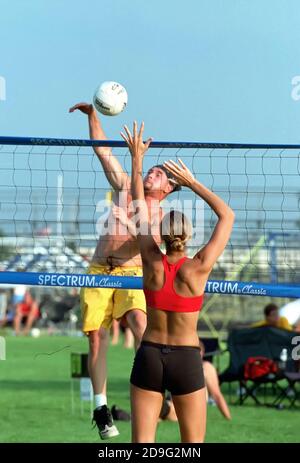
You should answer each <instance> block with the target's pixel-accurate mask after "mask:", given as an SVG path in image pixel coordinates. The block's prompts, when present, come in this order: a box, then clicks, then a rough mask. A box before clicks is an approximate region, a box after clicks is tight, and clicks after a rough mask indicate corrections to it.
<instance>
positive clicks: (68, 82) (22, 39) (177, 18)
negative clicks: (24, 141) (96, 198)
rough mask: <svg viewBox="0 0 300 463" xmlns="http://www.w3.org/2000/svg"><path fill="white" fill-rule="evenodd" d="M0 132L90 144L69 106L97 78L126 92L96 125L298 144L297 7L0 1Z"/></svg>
mask: <svg viewBox="0 0 300 463" xmlns="http://www.w3.org/2000/svg"><path fill="white" fill-rule="evenodd" d="M0 8H1V10H0V76H2V77H4V78H5V81H6V100H5V101H0V127H1V129H0V132H1V135H16V136H17V135H20V136H45V137H46V136H47V137H74V138H75V137H80V138H85V137H87V125H86V121H85V119H84V116H81V115H79V114H73V115H69V114H68V112H67V110H68V108H69V106H71V105H72V104H74V103H76V102H78V101H82V100H88V101H91V99H92V95H93V93H94V90H95V88H96V87H97V85H98V84H100V83H101V82H102V81H104V80H116V81H119V82H121V83H122V84H123V85H124V86H125V87H126V89H127V91H128V95H129V102H128V107H127V108H126V110H125V112H124V113H122V114H121V115H119V116H117V117H114V118H109V117H104V118H103V121H104V122H103V123H104V127H105V129H106V131H107V134H108V136H109V138H119V131H120V128H121V127H122V125H123V124H124V123H131V121H132V120H133V119H137V120H141V119H144V120H145V124H146V135H152V136H153V137H154V138H155V139H156V140H196V141H233V142H266V143H276V142H280V143H300V100H298V101H295V100H293V99H292V97H291V91H292V84H291V80H292V78H293V77H294V76H296V75H300V59H299V58H300V53H299V43H300V28H299V17H300V2H299V1H298V0H287V1H282V0H264V1H261V0H251V1H250V0H248V1H245V0H226V1H225V0H188V1H187V2H182V1H178V0H175V1H174V0H172V1H171V0H165V1H163V2H162V1H158V0H152V1H151V2H150V1H148V2H146V1H137V0H130V1H128V0H112V1H110V2H108V1H105V2H104V1H102V0H89V1H87V2H82V1H81V0H80V1H79V0H64V1H61V0H51V1H50V0H26V1H24V0H0Z"/></svg>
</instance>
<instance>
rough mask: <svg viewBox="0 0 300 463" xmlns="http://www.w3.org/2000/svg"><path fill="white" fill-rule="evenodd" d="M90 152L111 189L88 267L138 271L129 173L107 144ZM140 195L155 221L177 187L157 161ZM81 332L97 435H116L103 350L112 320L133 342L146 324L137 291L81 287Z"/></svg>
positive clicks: (97, 136) (95, 127)
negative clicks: (124, 326)
mask: <svg viewBox="0 0 300 463" xmlns="http://www.w3.org/2000/svg"><path fill="white" fill-rule="evenodd" d="M75 110H79V111H81V112H82V113H84V114H86V115H87V116H88V122H89V130H90V138H91V139H93V140H106V139H107V137H106V136H105V133H104V131H103V129H102V126H101V124H100V121H99V119H98V117H97V114H96V111H95V109H94V107H93V105H91V104H88V103H79V104H77V105H75V106H73V107H72V108H71V109H70V112H73V111H75ZM94 152H95V154H96V155H97V157H98V159H99V161H100V162H101V164H102V167H103V170H104V173H105V175H106V178H107V180H108V182H109V183H110V185H111V186H112V188H113V190H114V195H113V207H112V210H111V211H110V214H109V217H108V218H107V220H106V221H105V223H104V224H103V229H104V231H105V232H104V233H102V234H101V236H100V238H99V241H98V244H97V247H96V250H95V253H94V256H93V259H92V262H91V265H90V268H89V271H88V273H91V274H99V275H124V276H142V262H141V257H140V254H139V247H138V245H137V241H136V238H135V224H134V221H133V220H132V218H133V211H132V209H131V205H132V197H131V191H130V178H129V176H128V175H127V173H126V172H124V170H123V169H122V167H121V165H120V163H119V161H118V160H117V158H116V157H115V156H114V155H113V154H112V151H111V148H109V147H94ZM144 188H145V198H146V201H147V204H148V208H149V214H150V217H151V223H152V224H154V226H155V224H156V225H157V239H159V238H158V237H159V231H158V230H159V227H158V226H159V223H160V220H161V209H160V207H159V202H160V201H161V200H163V199H164V198H165V197H166V196H167V195H168V194H169V193H171V192H172V191H175V190H178V189H179V187H178V186H176V185H174V182H172V176H171V175H170V174H169V173H168V172H167V171H166V170H165V169H164V167H163V166H161V165H159V166H155V167H152V168H151V169H150V170H149V171H148V173H147V175H146V177H145V179H144ZM81 309H82V317H83V331H84V332H85V333H86V334H87V335H88V338H89V361H88V362H89V363H88V367H89V374H90V377H91V381H92V385H93V391H94V397H95V410H94V421H95V422H96V425H97V427H98V430H99V435H100V437H101V438H102V439H108V438H110V437H114V436H117V435H118V434H119V432H118V430H117V428H116V426H115V425H114V422H113V418H112V414H111V411H110V409H109V408H108V407H107V396H106V379H107V366H106V353H107V348H108V341H109V328H110V326H111V324H112V320H113V319H117V320H119V319H122V318H125V319H126V322H127V323H128V325H129V327H130V328H131V330H132V332H133V334H134V337H135V346H136V347H137V346H138V344H139V342H140V340H141V338H142V335H143V333H144V330H145V327H146V304H145V299H144V294H143V291H141V290H122V289H115V288H84V289H82V291H81Z"/></svg>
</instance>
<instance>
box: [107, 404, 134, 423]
mask: <svg viewBox="0 0 300 463" xmlns="http://www.w3.org/2000/svg"><path fill="white" fill-rule="evenodd" d="M111 414H112V417H113V419H114V420H116V421H130V420H131V416H130V414H129V413H127V412H125V410H121V408H118V407H117V406H116V405H113V406H112V407H111Z"/></svg>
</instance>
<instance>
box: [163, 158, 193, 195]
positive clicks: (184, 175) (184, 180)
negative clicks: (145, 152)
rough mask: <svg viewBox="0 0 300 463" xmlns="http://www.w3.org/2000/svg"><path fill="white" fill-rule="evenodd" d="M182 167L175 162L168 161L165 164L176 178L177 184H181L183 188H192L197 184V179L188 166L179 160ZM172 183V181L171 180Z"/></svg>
mask: <svg viewBox="0 0 300 463" xmlns="http://www.w3.org/2000/svg"><path fill="white" fill-rule="evenodd" d="M179 162H180V164H181V166H179V165H178V164H176V162H175V161H172V159H170V161H166V162H164V167H165V168H166V169H168V171H169V172H170V173H171V174H172V175H173V177H174V178H175V182H174V183H175V184H179V185H181V186H187V187H189V188H190V187H191V186H192V185H193V183H194V182H195V177H194V176H193V174H192V172H191V171H190V170H189V169H188V168H187V167H186V165H185V164H184V163H183V162H182V160H181V159H179ZM170 182H172V180H170Z"/></svg>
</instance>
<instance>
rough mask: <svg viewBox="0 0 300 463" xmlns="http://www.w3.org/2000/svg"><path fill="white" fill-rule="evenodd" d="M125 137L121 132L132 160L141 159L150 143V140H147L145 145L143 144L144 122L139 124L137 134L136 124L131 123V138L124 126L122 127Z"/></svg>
mask: <svg viewBox="0 0 300 463" xmlns="http://www.w3.org/2000/svg"><path fill="white" fill-rule="evenodd" d="M124 130H125V132H126V135H127V136H126V135H125V134H124V133H122V132H121V136H122V138H124V140H125V141H126V143H127V145H128V148H129V151H130V153H131V156H132V158H135V159H143V156H144V154H145V152H146V151H147V149H148V148H149V146H150V143H151V142H152V138H149V139H148V140H147V141H146V143H144V142H143V132H144V122H142V124H141V128H140V131H139V133H137V122H136V121H134V123H133V136H132V135H131V133H130V130H129V129H128V127H127V126H126V125H124Z"/></svg>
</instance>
